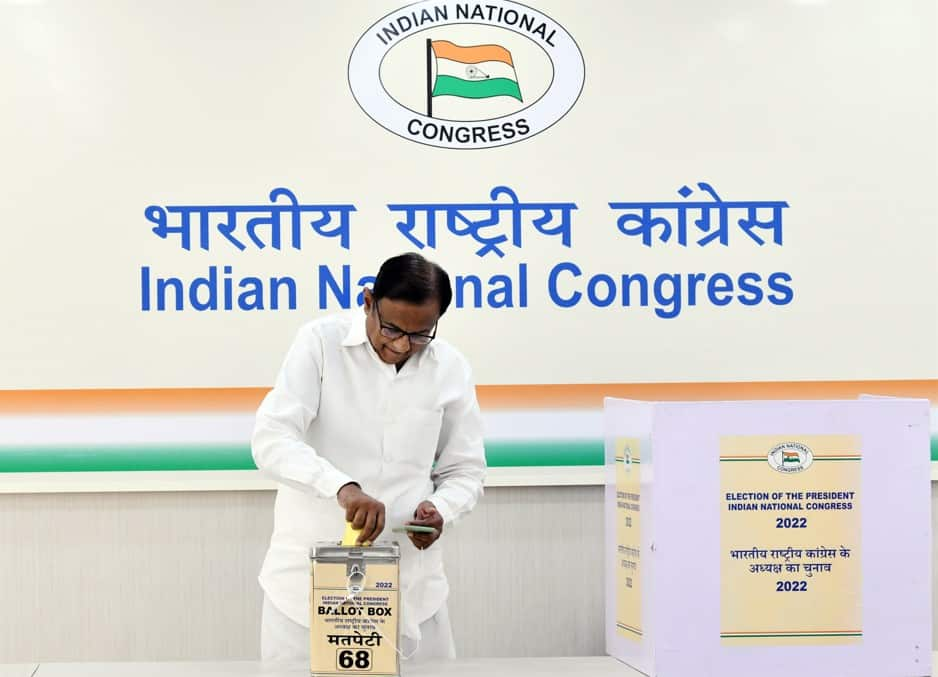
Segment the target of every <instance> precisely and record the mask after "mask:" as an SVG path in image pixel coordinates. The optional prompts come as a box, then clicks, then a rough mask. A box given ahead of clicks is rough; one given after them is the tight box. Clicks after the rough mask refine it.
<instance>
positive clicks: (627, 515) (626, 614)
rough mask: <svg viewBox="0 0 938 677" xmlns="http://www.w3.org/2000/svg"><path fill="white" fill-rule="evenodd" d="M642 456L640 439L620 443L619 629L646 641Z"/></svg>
mask: <svg viewBox="0 0 938 677" xmlns="http://www.w3.org/2000/svg"><path fill="white" fill-rule="evenodd" d="M641 462H642V459H641V453H640V448H639V440H638V439H636V438H632V437H623V438H620V439H618V440H616V552H617V556H616V630H617V631H618V633H619V634H620V635H621V636H623V637H625V638H627V639H631V640H634V641H636V642H638V641H641V639H642V587H641V580H642V579H641V556H642V540H641V534H642V532H641Z"/></svg>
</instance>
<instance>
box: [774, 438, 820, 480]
mask: <svg viewBox="0 0 938 677" xmlns="http://www.w3.org/2000/svg"><path fill="white" fill-rule="evenodd" d="M813 461H814V453H813V452H812V451H811V450H810V449H809V448H808V447H806V446H805V445H803V444H799V443H797V442H785V443H784V444H779V445H778V446H775V447H773V448H772V451H770V452H769V465H770V466H772V469H773V470H777V471H778V472H786V473H795V472H803V471H805V470H807V469H808V467H810V465H811V463H812V462H813Z"/></svg>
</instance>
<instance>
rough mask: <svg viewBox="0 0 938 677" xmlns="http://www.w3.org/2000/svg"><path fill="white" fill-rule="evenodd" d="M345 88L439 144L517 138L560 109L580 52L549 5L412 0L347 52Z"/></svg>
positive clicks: (369, 108) (553, 118) (577, 71)
mask: <svg viewBox="0 0 938 677" xmlns="http://www.w3.org/2000/svg"><path fill="white" fill-rule="evenodd" d="M348 75H349V86H350V87H351V90H352V95H353V96H354V97H355V100H356V101H357V102H358V105H359V106H361V108H362V110H364V111H365V113H367V114H368V116H369V117H371V118H372V119H373V120H374V121H375V122H377V123H378V124H379V125H381V126H382V127H384V128H385V129H387V130H389V131H391V132H393V133H394V134H397V135H398V136H402V137H404V138H405V139H410V140H411V141H416V142H418V143H423V144H427V145H431V146H437V147H440V148H492V147H495V146H503V145H505V144H509V143H515V142H517V141H523V140H524V139H527V138H530V137H532V136H534V135H535V134H538V133H540V132H542V131H544V130H545V129H547V128H548V127H550V126H551V125H553V124H554V123H556V122H557V121H558V120H560V119H561V118H562V117H563V116H564V115H566V114H567V111H569V110H570V109H571V108H572V107H573V105H574V104H575V103H576V101H577V99H578V98H579V96H580V92H581V91H582V89H583V81H584V77H585V69H584V64H583V55H582V54H581V53H580V48H579V47H578V46H577V44H576V42H574V40H573V38H572V37H571V36H570V34H569V33H567V31H566V30H564V28H563V27H562V26H561V25H560V24H558V23H557V22H556V21H554V20H553V19H551V18H550V17H548V16H547V15H545V14H543V13H541V12H538V11H537V10H534V9H531V8H530V7H526V6H525V5H521V4H519V3H516V2H511V1H510V0H495V1H493V2H487V3H485V4H481V3H467V2H445V1H444V2H433V1H432V0H428V1H426V2H419V3H417V4H414V5H408V6H407V7H403V8H401V9H399V10H397V11H396V12H392V13H391V14H389V15H387V16H386V17H384V18H383V19H381V20H380V21H378V22H377V23H375V24H374V25H373V26H371V27H370V28H369V29H368V30H367V31H366V32H365V34H364V35H363V36H362V37H361V38H360V39H359V40H358V42H357V43H356V44H355V47H354V48H353V49H352V55H351V57H350V58H349V72H348Z"/></svg>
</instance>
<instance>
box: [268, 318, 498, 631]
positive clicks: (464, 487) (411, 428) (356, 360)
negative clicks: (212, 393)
mask: <svg viewBox="0 0 938 677" xmlns="http://www.w3.org/2000/svg"><path fill="white" fill-rule="evenodd" d="M251 447H252V451H253V455H254V461H255V463H256V464H257V467H258V468H260V469H261V470H262V471H263V472H264V473H266V474H268V475H270V476H272V477H273V478H274V479H276V480H277V481H278V482H279V483H280V488H279V490H278V492H277V500H276V505H275V507H274V531H273V535H272V537H271V541H270V549H269V550H268V551H267V556H266V558H265V559H264V564H263V567H262V568H261V573H260V576H259V578H258V580H259V581H260V584H261V587H262V588H263V589H264V591H265V592H266V593H267V595H268V597H269V598H270V600H271V601H272V602H273V604H274V605H275V606H276V607H277V608H278V609H280V610H281V611H282V612H283V613H284V614H285V615H286V616H287V617H289V618H290V619H291V620H293V621H294V622H296V623H299V624H301V625H304V626H307V627H308V626H309V569H310V566H309V551H310V547H311V546H312V545H313V544H314V543H317V542H322V541H338V540H339V539H340V538H341V536H342V533H343V531H344V528H345V511H344V510H343V509H342V508H340V507H339V505H338V503H337V501H336V493H337V492H338V490H339V489H340V488H341V487H342V485H344V484H346V483H348V482H352V481H354V482H357V483H358V484H360V485H361V487H362V489H363V491H365V493H367V494H370V495H371V496H374V497H375V498H377V499H378V500H380V501H381V502H383V503H384V504H385V506H386V520H387V521H386V525H385V533H384V534H382V536H381V538H380V539H379V540H390V539H391V534H390V529H391V528H392V527H394V526H398V525H401V524H403V523H404V522H406V521H408V520H411V519H413V514H414V510H416V508H417V505H418V504H419V503H420V502H421V501H423V500H428V499H429V500H430V501H432V502H433V503H434V505H435V506H436V508H437V510H438V511H439V512H440V515H441V516H442V517H443V520H444V527H445V526H446V525H449V524H452V523H453V522H454V521H456V520H458V519H459V517H461V516H462V515H464V514H465V513H467V512H468V511H470V510H471V509H472V508H473V507H474V506H475V504H476V501H477V500H478V498H479V496H480V495H481V493H482V484H483V481H484V477H485V454H484V450H483V446H482V418H481V415H480V413H479V405H478V402H477V401H476V396H475V387H474V385H473V382H472V376H471V373H470V370H469V366H468V364H467V363H466V360H465V359H464V358H463V356H462V355H461V354H460V353H459V352H458V351H457V350H456V349H455V348H453V347H452V346H451V345H449V344H448V343H446V342H445V341H443V340H441V339H436V340H434V341H433V342H432V343H431V344H430V345H428V346H427V347H426V348H425V349H424V350H423V351H421V352H420V353H418V354H417V355H415V356H413V357H411V358H410V359H409V360H408V361H407V363H406V364H405V365H404V367H403V368H402V369H401V371H400V372H398V371H397V369H396V368H395V367H394V366H393V365H390V364H386V363H384V362H382V361H381V359H380V358H379V357H378V355H377V354H376V353H375V351H374V349H373V348H372V346H371V343H370V342H369V341H368V338H367V336H366V334H365V315H364V313H363V312H361V311H358V312H357V313H348V314H342V315H333V316H330V317H326V318H322V319H320V320H316V321H314V322H310V323H308V324H306V325H304V326H303V327H302V328H301V329H300V331H299V333H298V334H297V337H296V339H295V340H294V342H293V345H292V346H291V347H290V350H289V352H288V353H287V356H286V358H285V360H284V363H283V366H282V367H281V370H280V373H279V375H278V376H277V381H276V384H275V385H274V388H273V390H271V391H270V393H268V395H267V396H266V397H265V398H264V401H263V403H262V404H261V406H260V408H259V409H258V412H257V422H256V425H255V428H254V436H253V439H252V444H251ZM395 536H396V535H395ZM444 539H445V528H444V536H443V538H441V539H440V540H439V541H437V542H436V543H435V544H434V545H433V546H432V547H430V548H428V549H427V550H425V551H423V552H422V553H421V552H419V551H417V549H416V548H414V546H413V544H412V543H411V542H410V540H409V539H408V538H407V537H406V536H403V535H402V536H400V537H399V538H395V540H397V541H398V542H399V543H400V545H401V593H402V594H401V600H402V605H403V609H402V614H401V631H402V633H403V635H404V636H405V637H410V638H412V639H419V638H420V631H419V629H418V626H419V625H420V623H422V622H423V621H425V620H427V619H428V618H430V617H431V616H433V614H434V613H436V611H437V610H438V609H440V607H441V606H442V605H443V603H444V602H445V600H446V597H447V594H448V592H449V588H448V585H447V582H446V577H445V575H444V573H443V560H442V551H441V543H442V541H443V540H444Z"/></svg>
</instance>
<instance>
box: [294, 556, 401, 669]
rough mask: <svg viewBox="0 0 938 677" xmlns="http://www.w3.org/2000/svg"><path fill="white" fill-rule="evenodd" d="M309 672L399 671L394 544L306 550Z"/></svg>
mask: <svg viewBox="0 0 938 677" xmlns="http://www.w3.org/2000/svg"><path fill="white" fill-rule="evenodd" d="M309 607H310V609H309V612H310V624H309V625H310V674H311V675H313V677H338V676H340V675H355V674H364V675H384V676H397V675H399V674H400V653H399V646H400V625H399V621H398V619H399V617H400V546H398V544H397V543H377V544H375V545H372V546H368V547H362V546H352V547H347V546H342V545H338V544H336V543H320V544H317V545H316V546H315V547H314V548H313V549H312V550H311V552H310V605H309Z"/></svg>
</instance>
